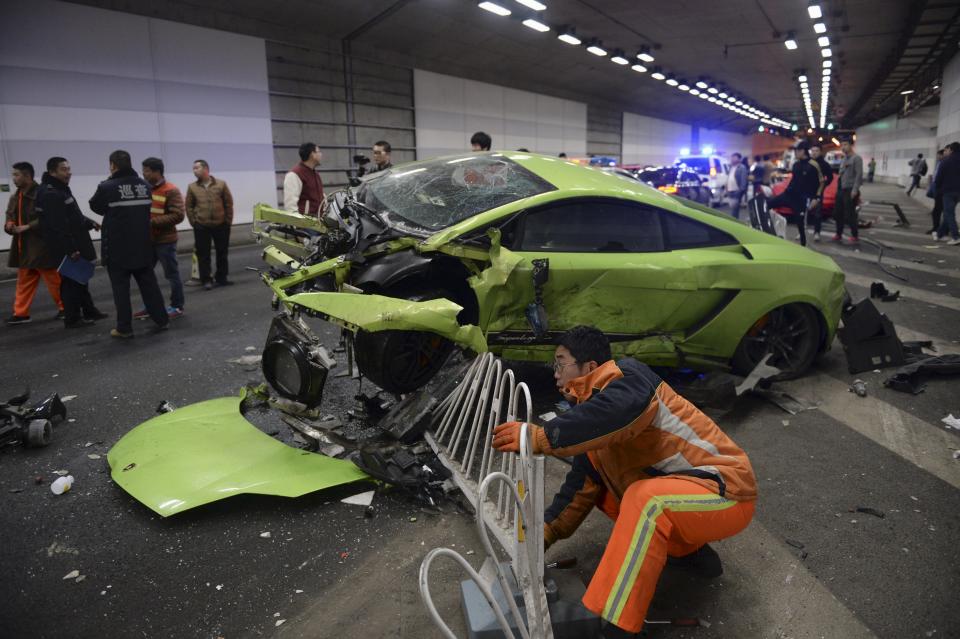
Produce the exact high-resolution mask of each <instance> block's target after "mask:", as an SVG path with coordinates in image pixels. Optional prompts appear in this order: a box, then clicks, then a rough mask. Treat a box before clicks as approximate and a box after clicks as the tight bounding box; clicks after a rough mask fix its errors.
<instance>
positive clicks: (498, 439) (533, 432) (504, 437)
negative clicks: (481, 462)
mask: <svg viewBox="0 0 960 639" xmlns="http://www.w3.org/2000/svg"><path fill="white" fill-rule="evenodd" d="M522 425H523V422H506V423H504V424H500V425H499V426H497V427H495V428H494V429H493V441H492V442H491V445H492V446H493V447H494V448H496V449H497V450H499V451H500V452H501V453H519V452H520V427H521V426H522ZM540 430H543V429H542V428H541V427H540V426H536V425H535V424H530V427H529V428H528V432H529V437H530V447H531V449H532V450H533V452H534V453H535V454H536V453H541V452H543V451H542V450H541V449H540V443H539V441H538V438H537V435H538V432H539V431H540Z"/></svg>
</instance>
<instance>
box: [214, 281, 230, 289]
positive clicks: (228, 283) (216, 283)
mask: <svg viewBox="0 0 960 639" xmlns="http://www.w3.org/2000/svg"><path fill="white" fill-rule="evenodd" d="M213 285H214V286H217V287H220V286H233V281H231V280H224V281H222V282H214V284H213Z"/></svg>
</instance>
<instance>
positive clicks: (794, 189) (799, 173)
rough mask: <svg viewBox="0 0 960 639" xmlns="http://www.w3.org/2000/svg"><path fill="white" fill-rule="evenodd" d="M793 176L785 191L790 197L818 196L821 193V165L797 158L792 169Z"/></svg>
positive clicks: (805, 197)
mask: <svg viewBox="0 0 960 639" xmlns="http://www.w3.org/2000/svg"><path fill="white" fill-rule="evenodd" d="M790 172H791V173H792V174H793V177H792V178H790V183H789V184H788V185H787V189H786V191H785V193H786V194H787V195H788V196H789V197H793V198H798V199H807V198H812V197H817V195H818V194H819V193H820V179H821V177H822V174H821V172H820V165H819V164H817V163H816V162H811V161H810V160H797V161H796V162H794V163H793V169H792V170H791V171H790Z"/></svg>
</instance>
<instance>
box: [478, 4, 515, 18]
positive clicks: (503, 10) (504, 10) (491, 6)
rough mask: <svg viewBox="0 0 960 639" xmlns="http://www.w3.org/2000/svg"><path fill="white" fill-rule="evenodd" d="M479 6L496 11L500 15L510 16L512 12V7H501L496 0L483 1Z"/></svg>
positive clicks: (492, 11) (485, 9)
mask: <svg viewBox="0 0 960 639" xmlns="http://www.w3.org/2000/svg"><path fill="white" fill-rule="evenodd" d="M477 6H478V7H480V8H481V9H483V10H484V11H489V12H490V13H495V14H496V15H498V16H508V15H510V14H511V13H512V12H511V11H510V9H507V8H506V7H501V6H500V5H499V4H497V3H496V2H481V3H480V4H478V5H477Z"/></svg>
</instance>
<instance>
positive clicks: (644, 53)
mask: <svg viewBox="0 0 960 639" xmlns="http://www.w3.org/2000/svg"><path fill="white" fill-rule="evenodd" d="M637 58H639V59H640V60H643V61H644V62H653V61H654V60H655V59H656V58H654V57H653V56H652V55H651V54H650V47H640V51H639V52H638V53H637Z"/></svg>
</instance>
